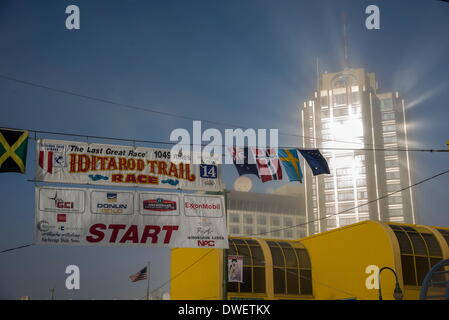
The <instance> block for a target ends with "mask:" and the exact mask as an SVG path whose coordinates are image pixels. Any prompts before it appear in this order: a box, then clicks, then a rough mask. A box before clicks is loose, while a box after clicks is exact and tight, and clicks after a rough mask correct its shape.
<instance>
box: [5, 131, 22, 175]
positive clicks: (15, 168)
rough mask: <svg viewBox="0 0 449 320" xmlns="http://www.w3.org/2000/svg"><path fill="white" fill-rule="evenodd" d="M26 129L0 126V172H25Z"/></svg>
mask: <svg viewBox="0 0 449 320" xmlns="http://www.w3.org/2000/svg"><path fill="white" fill-rule="evenodd" d="M27 147H28V131H18V130H9V129H1V128H0V172H20V173H25V165H26V160H27Z"/></svg>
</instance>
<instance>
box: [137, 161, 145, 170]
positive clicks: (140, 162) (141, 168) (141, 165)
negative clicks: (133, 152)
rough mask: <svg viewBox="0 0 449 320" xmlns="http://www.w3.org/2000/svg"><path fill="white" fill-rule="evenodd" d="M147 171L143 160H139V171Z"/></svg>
mask: <svg viewBox="0 0 449 320" xmlns="http://www.w3.org/2000/svg"><path fill="white" fill-rule="evenodd" d="M143 169H145V162H144V161H143V160H142V159H138V160H137V170H139V171H143Z"/></svg>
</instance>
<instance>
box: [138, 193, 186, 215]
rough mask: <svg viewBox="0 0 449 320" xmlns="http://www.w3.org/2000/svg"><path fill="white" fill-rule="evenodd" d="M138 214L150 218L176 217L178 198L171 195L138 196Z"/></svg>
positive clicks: (147, 194)
mask: <svg viewBox="0 0 449 320" xmlns="http://www.w3.org/2000/svg"><path fill="white" fill-rule="evenodd" d="M140 205H141V209H140V213H141V214H142V215H151V216H178V215H179V197H178V196H177V195H173V194H154V193H141V194H140Z"/></svg>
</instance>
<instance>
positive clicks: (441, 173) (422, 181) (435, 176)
mask: <svg viewBox="0 0 449 320" xmlns="http://www.w3.org/2000/svg"><path fill="white" fill-rule="evenodd" d="M447 173H449V169H448V170H445V171H443V172H440V173H437V174H435V175H433V176H431V177H428V178H426V179H424V180H421V181H419V182H416V183H414V184H412V185H410V186H408V187H405V188H403V189H401V190H397V191H394V192H391V193H388V194H386V195H384V196H382V197H379V198H377V199H374V200H371V201H368V202H366V203H364V204H361V205H359V206H356V207H354V208H350V209H347V210H344V211H341V212H338V213H335V214H332V215H328V216H326V217H323V218H320V219H316V220H312V221H309V222H306V223H302V224H297V225H293V226H289V227H285V228H281V229H275V230H270V231H267V232H261V233H255V234H249V235H245V237H251V236H257V235H262V234H267V233H272V232H276V231H282V230H286V229H291V228H295V227H299V226H302V225H307V224H309V223H312V222H316V221H319V220H324V219H328V218H330V217H331V216H336V215H339V214H342V213H345V212H347V211H349V210H353V209H356V208H359V207H362V206H365V205H367V204H369V203H372V202H375V201H379V200H382V199H385V198H387V197H389V196H391V195H393V194H396V193H398V192H402V191H404V190H407V189H410V188H413V187H415V186H418V185H420V184H422V183H424V182H427V181H430V180H432V179H435V178H437V177H439V176H442V175H445V174H447ZM212 251H213V249H211V250H210V251H209V252H207V253H206V254H204V255H203V256H201V257H200V258H199V259H198V260H196V261H194V262H193V263H192V264H190V265H189V266H188V267H187V268H185V269H184V270H182V271H181V272H179V273H178V274H177V275H176V276H174V277H173V278H170V279H169V280H168V281H166V282H164V283H163V284H162V285H161V286H159V287H158V288H156V289H154V290H153V291H152V293H153V292H155V291H157V290H159V289H160V288H162V287H164V286H165V285H166V284H168V283H169V282H171V281H172V280H174V279H175V278H177V277H179V276H180V275H181V274H183V273H184V272H185V271H187V270H188V269H190V268H191V267H192V266H194V265H195V264H197V263H198V262H200V261H201V260H202V259H204V258H205V257H206V256H207V255H208V254H210V253H211V252H212ZM309 280H311V281H313V280H312V279H309ZM317 283H318V282H317ZM321 284H322V285H325V284H323V283H321ZM327 286H328V285H327ZM328 287H330V286H328ZM334 289H336V288H334ZM336 290H338V289H336ZM339 291H341V292H344V291H342V290H339ZM345 293H346V294H349V293H348V292H345Z"/></svg>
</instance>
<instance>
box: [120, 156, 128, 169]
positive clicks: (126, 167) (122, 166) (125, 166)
mask: <svg viewBox="0 0 449 320" xmlns="http://www.w3.org/2000/svg"><path fill="white" fill-rule="evenodd" d="M118 168H119V170H120V171H122V170H128V165H127V164H126V158H119V159H118Z"/></svg>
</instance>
